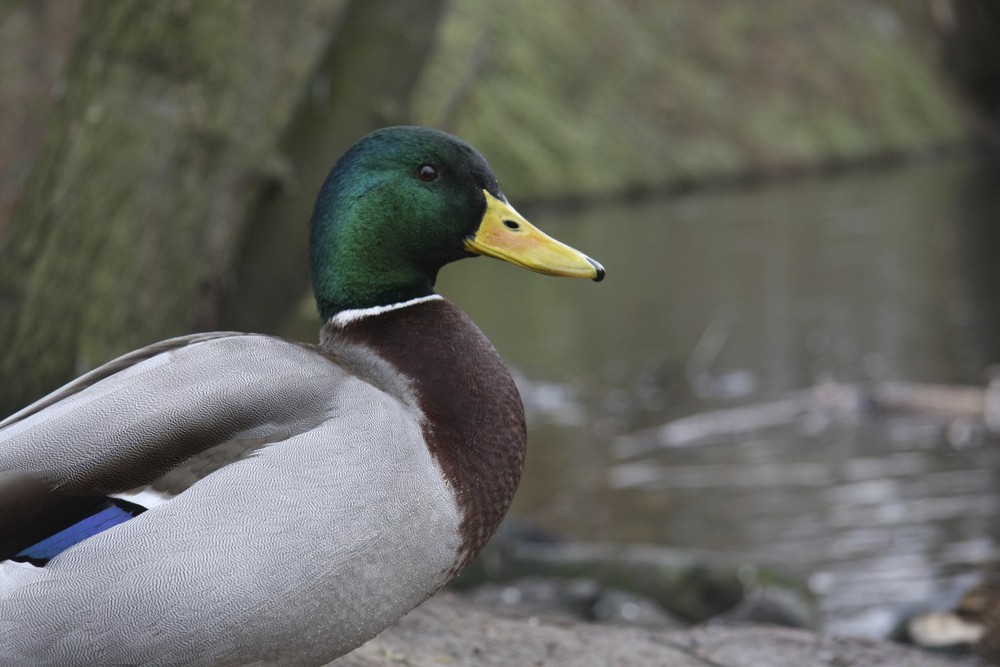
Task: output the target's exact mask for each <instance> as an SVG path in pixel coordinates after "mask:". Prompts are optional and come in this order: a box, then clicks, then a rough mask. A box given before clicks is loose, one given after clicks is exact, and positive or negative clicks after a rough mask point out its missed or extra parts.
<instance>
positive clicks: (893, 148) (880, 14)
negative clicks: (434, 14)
mask: <svg viewBox="0 0 1000 667" xmlns="http://www.w3.org/2000/svg"><path fill="white" fill-rule="evenodd" d="M503 8H504V11H503V12H498V11H496V6H495V5H493V4H490V3H487V2H485V0H456V1H455V2H454V3H453V4H452V10H451V12H450V14H449V16H448V19H447V21H446V23H445V25H444V27H443V29H442V31H441V39H440V44H439V47H438V50H437V52H436V54H435V56H434V57H433V58H432V61H431V63H430V65H429V67H428V68H427V69H426V71H425V72H424V75H423V77H422V79H421V82H420V85H419V86H418V89H417V94H416V98H415V100H414V105H413V110H414V113H415V116H416V121H417V122H420V123H425V124H430V125H436V126H443V127H444V128H445V129H449V130H452V131H455V132H458V133H460V134H462V135H463V136H464V137H466V138H467V139H469V140H470V141H472V142H473V143H474V144H476V145H477V146H479V147H481V148H482V150H483V151H484V153H486V155H487V157H488V158H489V159H490V161H491V162H492V163H493V165H494V167H495V168H496V169H497V172H498V173H499V174H501V175H502V178H503V185H504V187H505V189H506V190H507V191H508V193H509V194H510V195H511V196H512V197H517V198H524V197H540V198H548V197H559V196H567V195H574V194H581V193H586V194H588V195H604V194H615V193H619V192H622V191H625V190H628V189H630V188H634V187H636V186H642V187H647V188H655V187H660V186H665V185H669V184H671V183H673V182H677V181H692V180H695V181H697V180H699V179H705V178H714V177H718V176H719V175H724V174H730V173H740V172H747V171H754V170H761V169H764V170H770V169H775V168H783V167H802V166H808V165H818V164H823V163H826V162H830V161H838V162H840V161H844V160H852V159H859V158H865V157H870V156H874V155H882V154H887V153H907V152H912V151H919V150H921V149H923V148H924V147H926V146H928V145H936V144H942V143H946V142H949V141H954V140H956V139H959V138H960V137H962V136H963V135H964V132H965V128H964V126H963V122H962V119H961V117H960V114H959V112H958V111H957V108H956V104H955V103H954V101H953V100H952V99H951V94H950V91H949V89H948V87H947V85H946V83H945V82H944V78H943V76H942V75H940V73H939V72H938V71H937V69H936V63H935V61H934V57H935V55H934V52H933V50H931V49H927V48H922V47H926V45H925V44H922V42H921V39H923V37H922V34H923V33H922V30H921V29H920V25H919V22H918V18H919V17H916V16H909V15H903V14H894V13H892V10H891V9H889V8H886V7H879V6H877V5H871V3H867V2H860V1H857V2H842V1H840V0H815V1H814V2H809V3H785V2H783V3H768V5H767V11H762V10H761V9H760V7H759V6H757V5H756V4H755V3H735V2H730V3H717V2H711V3H710V2H699V3H663V2H658V1H657V0H636V1H634V2H628V3H620V2H612V1H611V0H575V1H573V2H570V1H569V0H563V1H557V2H551V3H544V4H540V3H532V2H527V0H514V1H512V2H509V3H505V4H504V5H503Z"/></svg>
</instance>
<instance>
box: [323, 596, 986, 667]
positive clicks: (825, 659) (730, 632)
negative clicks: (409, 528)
mask: <svg viewBox="0 0 1000 667" xmlns="http://www.w3.org/2000/svg"><path fill="white" fill-rule="evenodd" d="M332 664H334V665H336V667H441V666H442V665H455V666H461V667H521V666H525V667H526V666H529V665H530V666H538V667H590V666H593V667H597V666H601V667H607V666H612V665H614V666H616V667H617V666H621V667H626V666H632V665H635V666H645V665H669V666H670V667H878V666H884V667H956V666H964V667H972V666H973V665H976V664H977V663H976V661H975V660H974V659H972V658H949V657H947V656H942V655H937V654H933V653H929V652H926V651H921V650H918V649H914V648H910V647H905V646H901V645H898V644H893V643H891V642H880V641H872V640H866V639H854V638H840V637H825V636H821V635H817V634H815V633H812V632H807V631H804V630H792V629H787V628H777V627H765V626H745V627H700V628H695V629H691V630H648V629H639V628H624V627H615V626H608V625H595V624H590V623H583V622H578V621H568V620H562V619H559V620H556V619H549V618H543V617H539V616H527V615H514V614H508V613H501V612H497V611H490V610H486V609H483V608H480V607H477V606H474V605H473V604H471V603H469V602H467V601H464V600H462V599H460V598H458V597H456V596H455V595H454V594H451V593H443V594H441V595H438V596H437V597H435V598H433V599H431V600H429V601H428V602H426V603H425V604H423V605H422V606H420V607H418V608H417V609H416V610H414V611H413V612H411V613H410V614H408V615H407V616H405V617H404V618H403V619H402V620H400V621H399V622H398V623H396V624H395V625H393V626H392V627H390V628H389V629H387V630H386V631H385V632H383V633H382V634H381V635H379V636H378V637H376V638H375V639H373V640H371V641H370V642H368V643H367V644H365V645H364V646H362V647H360V648H359V649H357V650H356V651H354V652H352V653H350V654H348V655H346V656H344V657H342V658H340V659H338V660H337V661H335V662H334V663H332Z"/></svg>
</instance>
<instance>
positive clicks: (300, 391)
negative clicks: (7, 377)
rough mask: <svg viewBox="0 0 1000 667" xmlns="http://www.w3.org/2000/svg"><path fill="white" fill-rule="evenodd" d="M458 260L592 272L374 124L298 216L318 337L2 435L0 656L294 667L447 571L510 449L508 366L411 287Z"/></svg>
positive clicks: (182, 361)
mask: <svg viewBox="0 0 1000 667" xmlns="http://www.w3.org/2000/svg"><path fill="white" fill-rule="evenodd" d="M473 255H490V256H493V257H497V258H500V259H503V260H506V261H508V262H512V263H514V264H517V265H520V266H522V267H526V268H528V269H532V270H534V271H538V272H540V273H546V274H551V275H559V276H571V277H582V278H591V279H594V280H600V279H601V278H602V277H603V276H604V269H603V268H602V267H601V266H600V265H599V264H598V263H597V262H595V261H593V260H591V259H589V258H587V257H586V256H585V255H583V254H581V253H579V252H577V251H576V250H573V249H572V248H570V247H568V246H566V245H563V244H562V243H559V242H558V241H556V240H554V239H552V238H550V237H548V236H546V235H544V234H543V233H542V232H540V231H538V230H537V229H536V228H535V227H533V226H531V225H530V224H529V223H528V222H527V220H525V219H524V218H523V217H522V216H521V215H519V214H518V213H517V212H516V211H515V210H514V209H513V208H512V207H511V206H510V204H509V203H508V202H507V200H506V198H505V197H504V195H503V194H502V193H501V191H500V188H499V186H498V184H497V179H496V177H495V176H494V174H493V172H492V170H491V169H490V167H489V165H488V164H487V162H486V160H485V159H484V158H483V157H482V156H481V155H480V154H479V153H478V152H477V151H476V150H475V149H474V148H472V147H471V146H469V145H468V144H466V143H465V142H463V141H461V140H459V139H457V138H455V137H453V136H450V135H448V134H445V133H443V132H438V131H435V130H430V129H424V128H417V127H392V128H385V129H382V130H378V131H376V132H373V133H371V134H369V135H367V136H366V137H364V138H362V139H361V140H360V141H359V142H358V143H357V144H355V145H354V147H352V148H351V149H350V150H349V151H348V152H347V153H346V154H344V156H343V157H341V159H340V160H339V161H338V162H337V164H336V166H335V167H334V168H333V170H332V171H331V172H330V175H329V177H328V178H327V179H326V182H325V183H324V185H323V187H322V189H321V191H320V193H319V197H318V200H317V202H316V207H315V210H314V212H313V216H312V222H311V238H310V253H309V262H310V268H311V273H312V282H313V288H314V291H315V296H316V302H317V304H318V307H319V313H320V315H321V317H322V321H323V325H322V329H321V332H320V343H319V345H308V344H304V343H298V342H292V341H288V340H284V339H281V338H276V337H274V336H267V335H260V334H244V333H232V332H226V333H206V334H195V335H190V336H184V337H181V338H174V339H171V340H167V341H164V342H161V343H158V344H155V345H152V346H149V347H146V348H143V349H140V350H137V351H135V352H132V353H130V354H126V355H125V356H122V357H120V358H118V359H115V360H114V361H111V362H109V363H107V364H105V365H103V366H101V367H99V368H97V369H95V370H93V371H91V372H89V373H87V374H86V375H83V376H82V377H80V378H78V379H77V380H75V381H73V382H70V383H69V384H67V385H66V386H64V387H62V388H61V389H58V390H56V391H55V392H53V393H51V394H49V395H48V396H46V397H45V398H42V399H41V400H39V401H38V402H36V403H34V404H33V405H30V406H28V407H27V408H25V409H23V410H21V411H20V412H18V413H16V414H14V415H12V416H10V417H9V418H7V419H6V420H4V421H3V422H0V559H6V560H4V562H3V563H2V564H0V664H4V665H21V666H23V665H58V666H59V667H68V666H71V665H125V664H129V665H140V664H141V665H213V666H218V665H244V664H254V665H272V664H273V665H318V664H323V663H324V662H326V661H329V660H331V659H333V658H335V657H337V656H339V655H342V654H344V653H346V652H347V651H350V650H351V649H352V648H354V647H356V646H358V645H360V644H361V643H363V642H364V641H366V640H368V639H369V638H371V637H373V636H375V635H376V634H377V633H378V632H379V631H381V630H382V629H383V628H385V627H386V626H387V625H389V624H390V623H392V622H393V621H395V620H396V619H398V618H399V617H400V616H402V615H403V614H404V613H406V612H407V611H409V610H410V609H412V608H413V607H414V606H416V605H418V604H419V603H420V602H422V601H423V600H425V599H426V598H427V597H428V596H430V595H431V594H432V593H434V592H435V591H436V590H438V589H439V588H440V587H441V586H443V585H444V584H445V583H446V582H448V581H449V580H450V579H452V578H453V577H454V576H455V575H456V574H457V573H458V572H459V570H461V569H462V567H463V566H464V565H465V564H466V563H467V562H468V561H469V560H470V559H471V558H472V557H473V556H474V555H475V554H476V553H477V552H478V551H479V549H480V548H481V547H482V546H483V544H484V543H485V542H486V540H488V539H489V537H490V536H491V535H492V534H493V531H494V530H495V529H496V527H497V525H498V524H499V522H500V520H501V519H502V517H503V516H504V514H505V512H506V511H507V508H508V506H509V504H510V502H511V498H512V496H513V494H514V490H515V488H516V487H517V484H518V480H519V478H520V475H521V467H522V463H523V461H524V451H525V424H524V414H523V406H522V404H521V400H520V397H519V395H518V392H517V389H516V387H515V386H514V383H513V381H512V380H511V377H510V374H509V373H508V371H507V369H506V368H505V367H504V364H503V362H502V361H501V359H500V357H499V356H498V355H497V353H496V351H495V350H494V349H493V347H492V346H491V345H490V343H489V341H488V340H487V339H486V338H485V336H484V335H483V334H482V333H481V332H480V331H479V329H478V328H476V326H475V324H473V323H472V321H471V320H470V319H469V318H468V317H467V316H466V315H465V314H464V313H463V312H462V311H461V310H460V309H459V308H457V307H456V306H454V305H452V304H451V303H449V302H448V301H446V300H445V299H444V298H442V297H441V296H440V295H438V294H437V293H435V291H434V283H435V278H436V276H437V273H438V270H439V269H440V268H441V267H442V266H443V265H444V264H447V263H449V262H452V261H454V260H457V259H462V258H463V257H470V256H473Z"/></svg>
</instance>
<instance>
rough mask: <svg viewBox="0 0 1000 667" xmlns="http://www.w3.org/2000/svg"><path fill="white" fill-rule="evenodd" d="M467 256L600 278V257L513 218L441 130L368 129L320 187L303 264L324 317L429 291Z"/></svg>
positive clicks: (487, 177)
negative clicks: (443, 271) (444, 269)
mask: <svg viewBox="0 0 1000 667" xmlns="http://www.w3.org/2000/svg"><path fill="white" fill-rule="evenodd" d="M474 254H480V255H491V256H493V257H498V258H500V259H503V260H506V261H509V262H512V263H514V264H518V265H520V266H523V267H525V268H528V269H531V270H534V271H538V272H541V273H547V274H550V275H560V276H571V277H579V278H591V279H593V280H601V278H603V277H604V269H603V268H602V267H601V265H600V264H598V263H597V262H595V261H593V260H592V259H589V258H588V257H587V256H586V255H583V254H582V253H579V252H577V251H576V250H573V249H572V248H570V247H569V246H566V245H564V244H562V243H560V242H558V241H556V240H555V239H552V238H549V237H548V236H546V235H545V234H543V233H542V232H540V231H538V230H537V229H536V228H535V227H533V226H532V225H531V224H530V223H528V221H527V220H525V219H524V218H523V217H521V215H520V214H519V213H517V211H515V210H514V209H513V208H512V207H511V206H510V205H509V204H508V203H507V200H506V198H505V197H504V196H503V194H502V193H501V192H500V187H499V185H498V184H497V179H496V176H494V175H493V170H492V169H490V166H489V165H488V164H487V163H486V160H485V159H484V158H483V156H482V155H480V154H479V153H478V152H477V151H476V150H475V149H474V148H472V146H470V145H469V144H467V143H465V142H464V141H462V140H460V139H458V138H456V137H453V136H451V135H450V134H446V133H444V132H439V131H437V130H430V129H426V128H421V127H388V128H384V129H381V130H377V131H375V132H372V133H371V134H369V135H367V136H365V137H364V138H363V139H361V141H359V142H358V143H357V144H355V145H354V146H353V147H352V148H351V149H350V150H349V151H347V153H345V154H344V156H343V157H341V158H340V160H339V161H338V162H337V164H336V166H334V168H333V170H332V171H331V172H330V175H329V176H328V177H327V179H326V182H325V183H324V184H323V188H322V190H320V193H319V197H318V199H317V201H316V208H315V210H314V211H313V216H312V232H311V239H310V250H309V266H310V270H311V272H312V281H313V289H314V290H315V292H316V300H317V303H318V305H319V310H320V314H321V315H322V316H323V319H328V318H330V317H332V316H333V315H335V314H336V313H338V312H340V311H342V310H347V309H351V308H369V307H373V306H383V305H388V304H393V303H399V302H402V301H406V300H409V299H414V298H417V297H421V296H426V295H429V294H432V293H433V291H434V281H435V279H436V278H437V273H438V270H439V269H440V268H441V267H442V266H444V265H445V264H447V263H448V262H452V261H454V260H456V259H462V258H463V257H469V256H472V255H474Z"/></svg>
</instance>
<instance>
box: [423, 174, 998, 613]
mask: <svg viewBox="0 0 1000 667" xmlns="http://www.w3.org/2000/svg"><path fill="white" fill-rule="evenodd" d="M998 177H1000V169H997V168H996V166H995V165H989V164H981V163H977V164H970V163H968V162H965V161H959V160H948V161H943V162H939V163H932V164H919V165H915V166H908V167H905V168H899V169H893V170H886V171H867V172H864V173H855V174H843V175H836V176H829V177H823V178H811V179H803V180H797V181H794V182H788V183H782V184H774V185H768V186H765V187H760V188H752V189H750V188H746V189H731V190H716V191H706V192H701V193H695V194H691V195H685V196H678V197H674V198H671V199H669V200H665V201H654V202H647V203H640V204H634V205H620V206H601V207H598V206H594V207H590V208H588V209H587V210H583V211H573V212H567V213H559V212H554V211H544V210H543V211H534V212H533V211H530V210H528V211H527V213H528V216H529V218H532V219H534V221H535V222H536V223H538V224H539V225H540V226H542V227H543V228H544V229H546V230H547V231H549V232H550V233H552V234H553V235H555V236H557V237H559V238H561V239H563V240H564V241H566V242H568V243H570V244H571V245H574V246H576V247H578V248H580V249H582V250H584V251H585V252H588V253H589V254H592V255H593V256H594V257H595V258H597V259H599V260H600V261H602V262H603V263H604V264H605V266H606V267H607V269H608V278H607V280H606V281H605V282H604V283H602V284H600V285H595V284H592V283H586V282H582V281H569V280H557V279H550V278H540V277H538V276H534V275H530V274H528V273H527V272H524V271H519V270H517V269H514V268H512V267H509V266H506V265H503V264H501V263H500V262H495V261H492V260H485V259H479V260H476V261H474V262H460V263H458V264H456V265H454V266H453V267H449V268H448V269H446V271H445V272H444V274H443V275H442V280H441V283H440V285H439V287H440V289H441V291H442V292H443V293H444V294H446V295H447V296H448V297H449V298H451V299H453V300H454V301H456V302H458V303H459V304H460V305H461V306H462V307H463V308H464V309H465V310H466V311H467V312H468V313H469V314H470V315H471V316H472V317H473V319H475V320H476V321H477V322H478V323H479V325H480V326H481V327H482V329H483V330H484V331H485V332H486V333H487V335H488V336H489V337H490V339H491V340H492V341H493V342H494V344H495V345H496V347H497V349H498V350H499V351H500V353H501V354H502V355H503V356H504V357H505V359H506V360H507V361H508V363H509V365H510V366H511V367H512V368H514V369H516V372H518V373H519V374H520V375H521V376H522V377H521V385H522V387H523V388H524V393H525V400H526V403H527V405H528V409H529V419H530V425H529V430H530V452H529V456H528V462H527V470H526V474H525V478H524V482H523V484H522V488H521V490H520V491H519V495H518V498H517V500H516V501H515V511H516V512H518V513H520V514H522V515H528V516H530V517H531V518H533V519H534V520H536V521H538V522H540V523H541V524H543V525H545V526H548V527H550V528H553V529H555V530H557V531H559V532H562V533H564V534H569V535H572V536H576V537H579V538H582V539H588V540H600V541H641V542H654V543H660V544H666V545H672V546H678V547H685V548H693V549H707V550H712V551H718V552H723V553H729V554H733V555H734V556H737V557H746V558H747V559H748V560H756V561H766V562H771V563H778V564H782V565H784V566H786V567H789V568H791V569H793V570H794V571H796V572H798V573H800V574H802V575H803V576H806V577H808V578H809V580H810V582H811V583H812V584H813V586H814V588H816V589H817V590H818V591H821V592H823V593H824V607H825V610H826V612H827V619H828V622H827V629H828V630H831V631H834V632H850V633H873V632H879V631H882V630H884V629H885V628H883V627H882V626H883V625H885V624H887V623H888V622H889V621H888V620H886V619H890V618H892V617H893V616H892V615H893V614H894V613H896V612H897V611H898V610H899V609H901V608H904V607H907V606H910V605H918V604H923V603H925V602H927V601H929V600H932V599H939V600H940V599H942V598H943V597H946V596H947V595H948V594H949V593H950V592H951V591H953V590H954V589H956V588H957V587H958V586H959V585H960V584H962V583H964V582H966V581H967V580H968V578H969V577H970V576H972V575H971V574H970V573H972V572H974V571H975V566H976V565H978V564H981V563H984V562H986V561H989V560H992V559H996V558H997V556H998V552H1000V549H998V543H1000V542H998V541H1000V521H998V520H997V519H998V516H1000V484H998V482H1000V479H998V477H1000V457H998V456H997V454H998V452H1000V450H998V449H997V447H998V444H1000V441H998V439H997V438H996V437H995V436H990V435H987V434H985V432H984V431H983V429H982V428H981V427H980V426H979V425H978V424H976V423H969V422H957V423H951V424H950V423H949V422H948V421H947V420H941V419H932V418H923V417H915V416H882V417H877V416H873V415H869V414H865V413H864V412H852V411H847V412H842V413H837V414H826V413H814V412H809V413H808V414H806V415H804V416H803V415H799V416H798V417H794V418H792V419H789V420H786V421H787V422H788V423H782V421H781V420H779V421H778V422H777V423H776V424H771V425H767V424H762V425H761V426H760V427H759V428H757V429H755V430H753V431H751V432H745V433H737V434H732V433H729V434H727V433H722V434H719V435H717V436H714V437H708V438H700V439H695V440H693V441H691V442H690V443H689V444H688V445H687V446H683V447H673V448H669V449H662V448H661V449H655V448H654V449H653V451H645V452H644V453H643V452H641V451H640V452H639V453H636V452H634V451H633V452H632V453H631V454H628V452H626V455H623V454H622V452H623V450H622V449H621V448H620V447H617V448H616V443H618V442H619V441H620V439H621V437H622V436H623V435H627V434H631V433H637V432H640V431H642V429H645V428H649V427H653V426H657V425H660V424H663V423H665V422H667V421H668V420H671V419H675V418H678V417H682V416H686V415H691V414H696V413H699V412H701V411H704V410H708V409H716V408H725V407H731V406H737V405H753V404H757V403H762V402H768V401H776V400H778V401H780V400H785V399H786V398H787V397H788V396H789V395H790V392H794V391H796V390H801V389H804V388H808V387H812V386H814V385H816V384H817V383H821V382H827V381H837V382H844V383H866V382H870V381H873V380H899V381H906V382H946V383H969V384H976V385H980V386H981V385H982V384H983V383H984V380H985V369H986V368H987V366H989V365H990V364H992V363H996V362H998V361H1000V261H998V260H997V258H998V257H1000V188H997V187H996V186H995V183H997V182H998V181H997V179H998ZM516 203H517V202H515V204H516ZM484 273H485V274H486V275H484ZM779 408H780V405H779ZM793 412H794V411H793ZM949 428H950V429H951V434H952V436H953V437H951V438H950V439H949V437H948V432H949ZM956 433H959V434H960V437H957V436H955V434H956Z"/></svg>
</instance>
